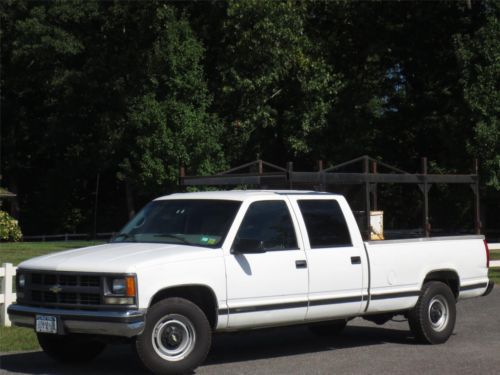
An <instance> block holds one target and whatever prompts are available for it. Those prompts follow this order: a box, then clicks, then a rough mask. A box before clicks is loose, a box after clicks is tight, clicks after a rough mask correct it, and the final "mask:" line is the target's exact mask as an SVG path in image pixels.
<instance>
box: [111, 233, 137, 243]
mask: <svg viewBox="0 0 500 375" xmlns="http://www.w3.org/2000/svg"><path fill="white" fill-rule="evenodd" d="M120 237H123V239H124V240H132V241H133V242H136V241H135V234H130V233H118V234H117V235H116V236H114V237H113V239H112V240H111V242H114V241H115V240H116V239H117V238H120Z"/></svg>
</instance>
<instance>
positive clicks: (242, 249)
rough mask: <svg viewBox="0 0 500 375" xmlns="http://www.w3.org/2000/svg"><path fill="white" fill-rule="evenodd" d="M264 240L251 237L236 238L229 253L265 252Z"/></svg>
mask: <svg viewBox="0 0 500 375" xmlns="http://www.w3.org/2000/svg"><path fill="white" fill-rule="evenodd" d="M265 252H266V249H265V248H264V242H263V241H260V240H254V239H251V238H237V239H236V240H235V241H234V243H233V247H232V248H231V253H233V254H234V253H241V254H246V253H248V254H258V253H265Z"/></svg>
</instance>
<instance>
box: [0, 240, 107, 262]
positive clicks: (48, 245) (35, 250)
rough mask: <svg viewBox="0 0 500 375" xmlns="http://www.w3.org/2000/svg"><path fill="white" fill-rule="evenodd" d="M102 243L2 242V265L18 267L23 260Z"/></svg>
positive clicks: (0, 248) (0, 258) (0, 245)
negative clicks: (9, 264)
mask: <svg viewBox="0 0 500 375" xmlns="http://www.w3.org/2000/svg"><path fill="white" fill-rule="evenodd" d="M100 243H102V241H66V242H65V241H60V242H0V264H2V263H12V264H14V265H18V264H19V263H21V262H22V261H23V260H26V259H30V258H33V257H37V256H39V255H45V254H48V253H53V252H55V251H62V250H68V249H76V248H78V247H85V246H92V245H97V244H100Z"/></svg>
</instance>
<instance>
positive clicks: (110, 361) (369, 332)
mask: <svg viewBox="0 0 500 375" xmlns="http://www.w3.org/2000/svg"><path fill="white" fill-rule="evenodd" d="M384 343H397V344H405V345H407V344H411V345H415V344H416V342H415V340H414V339H413V337H412V336H411V334H410V332H409V330H398V329H388V328H384V327H365V326H355V325H353V326H347V328H346V329H345V331H344V332H343V333H342V334H340V335H339V336H334V337H318V336H316V335H314V334H312V333H310V332H309V330H308V329H307V328H306V327H288V328H273V329H265V330H257V331H248V332H242V333H226V334H220V335H216V336H215V337H214V340H213V345H212V350H211V352H210V354H209V355H208V358H207V360H206V361H205V364H204V366H210V365H216V364H222V363H231V362H241V361H247V360H257V359H265V358H275V357H286V356H293V355H300V354H308V353H315V352H324V351H335V350H342V349H346V348H351V347H360V346H371V345H380V344H384ZM0 369H2V370H4V371H8V372H11V373H29V374H54V375H57V374H61V375H63V374H64V375H66V374H71V375H79V374H82V375H83V374H85V375H87V374H144V373H146V372H147V371H146V370H145V369H144V367H143V366H142V364H141V362H140V360H139V358H138V357H137V355H136V354H135V353H134V351H133V350H132V348H131V347H130V346H129V345H113V346H109V347H107V348H106V350H105V351H104V352H103V353H102V354H101V355H100V356H99V357H98V358H97V359H96V360H94V361H93V362H91V363H88V364H83V365H82V364H80V365H63V364H59V363H56V362H54V361H52V360H51V359H50V358H48V357H47V356H46V355H45V354H44V353H42V352H39V351H38V352H24V353H13V354H4V355H2V356H1V357H0Z"/></svg>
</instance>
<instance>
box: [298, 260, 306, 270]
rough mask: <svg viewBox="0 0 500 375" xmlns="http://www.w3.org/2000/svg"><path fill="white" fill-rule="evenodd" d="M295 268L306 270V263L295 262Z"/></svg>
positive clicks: (303, 261) (302, 261) (301, 261)
mask: <svg viewBox="0 0 500 375" xmlns="http://www.w3.org/2000/svg"><path fill="white" fill-rule="evenodd" d="M295 268H307V261H305V260H296V261H295Z"/></svg>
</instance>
